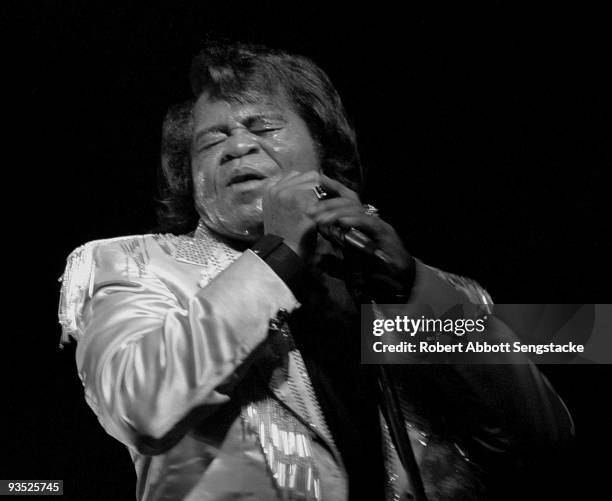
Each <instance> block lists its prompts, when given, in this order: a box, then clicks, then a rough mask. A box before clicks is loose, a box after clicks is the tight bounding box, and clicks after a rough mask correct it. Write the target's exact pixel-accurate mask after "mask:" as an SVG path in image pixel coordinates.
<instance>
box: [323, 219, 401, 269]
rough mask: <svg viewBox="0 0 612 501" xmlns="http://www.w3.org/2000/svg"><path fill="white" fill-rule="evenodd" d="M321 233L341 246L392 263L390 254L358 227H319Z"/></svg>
mask: <svg viewBox="0 0 612 501" xmlns="http://www.w3.org/2000/svg"><path fill="white" fill-rule="evenodd" d="M319 233H321V234H322V235H323V236H324V237H325V238H327V239H328V240H331V241H332V242H333V243H336V244H338V245H339V246H340V247H350V248H351V249H355V250H358V251H359V252H362V253H364V254H367V255H368V256H373V257H375V258H377V259H380V260H381V261H382V262H383V263H385V264H391V260H390V259H389V256H387V254H386V253H385V252H383V251H382V250H380V249H379V248H378V247H377V246H376V244H375V243H374V241H373V240H372V239H371V238H370V237H368V236H367V235H365V234H364V233H362V232H361V231H359V230H358V229H357V228H342V227H341V226H338V225H332V226H326V227H324V228H321V227H319Z"/></svg>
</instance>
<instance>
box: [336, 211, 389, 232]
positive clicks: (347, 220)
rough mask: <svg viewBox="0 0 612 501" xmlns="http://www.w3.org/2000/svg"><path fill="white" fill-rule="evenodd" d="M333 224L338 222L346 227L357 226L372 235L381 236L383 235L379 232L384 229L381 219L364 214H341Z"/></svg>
mask: <svg viewBox="0 0 612 501" xmlns="http://www.w3.org/2000/svg"><path fill="white" fill-rule="evenodd" d="M333 224H338V225H340V226H342V227H344V228H357V229H358V230H363V231H364V233H367V234H369V235H370V236H379V237H380V236H381V235H378V234H379V233H380V232H381V231H382V230H383V224H382V222H381V221H380V219H378V218H375V217H371V216H366V215H363V214H361V215H358V216H351V215H348V216H341V217H339V218H338V219H336V220H335V221H334V223H333Z"/></svg>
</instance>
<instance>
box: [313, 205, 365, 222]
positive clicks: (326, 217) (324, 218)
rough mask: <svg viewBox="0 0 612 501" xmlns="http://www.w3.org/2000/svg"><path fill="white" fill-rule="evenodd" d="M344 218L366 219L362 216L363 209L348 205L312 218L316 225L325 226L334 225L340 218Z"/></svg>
mask: <svg viewBox="0 0 612 501" xmlns="http://www.w3.org/2000/svg"><path fill="white" fill-rule="evenodd" d="M346 217H357V218H358V217H367V216H365V215H364V214H363V209H362V208H361V206H360V205H354V204H353V205H350V206H344V207H336V208H334V209H332V210H328V211H326V212H322V213H319V214H317V215H316V216H315V217H314V220H315V222H316V223H317V224H321V225H326V224H334V223H335V222H336V221H338V220H339V219H340V218H346Z"/></svg>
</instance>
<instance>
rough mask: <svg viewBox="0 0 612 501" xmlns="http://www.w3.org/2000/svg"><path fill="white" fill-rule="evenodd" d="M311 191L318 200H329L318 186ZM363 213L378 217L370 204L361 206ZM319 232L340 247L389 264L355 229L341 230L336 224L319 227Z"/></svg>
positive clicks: (373, 245)
mask: <svg viewBox="0 0 612 501" xmlns="http://www.w3.org/2000/svg"><path fill="white" fill-rule="evenodd" d="M313 191H314V193H315V196H316V197H317V198H318V199H319V200H327V199H328V198H329V194H328V193H327V192H326V191H325V190H324V188H323V187H322V186H321V185H320V184H317V185H315V187H314V188H313ZM363 213H364V214H365V215H366V216H373V217H378V209H376V207H374V206H373V205H370V204H364V205H363ZM319 231H320V233H321V234H322V235H323V236H324V237H325V238H327V239H328V240H331V241H332V242H334V243H335V244H337V245H339V246H341V247H347V246H348V247H351V248H352V249H354V250H357V251H359V252H363V253H364V254H367V255H369V256H374V257H376V258H378V259H380V260H381V261H383V262H384V263H389V256H387V255H386V254H385V252H384V251H382V250H381V249H379V248H378V247H377V246H376V244H375V243H374V241H373V240H372V239H371V238H370V237H368V236H367V235H365V234H364V233H363V232H361V231H359V230H358V229H357V228H352V227H351V228H343V227H342V226H339V225H338V224H333V225H327V226H320V227H319Z"/></svg>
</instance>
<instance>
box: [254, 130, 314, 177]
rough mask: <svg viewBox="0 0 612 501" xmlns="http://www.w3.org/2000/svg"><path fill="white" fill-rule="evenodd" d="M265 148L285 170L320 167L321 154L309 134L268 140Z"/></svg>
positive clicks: (302, 170) (301, 170)
mask: <svg viewBox="0 0 612 501" xmlns="http://www.w3.org/2000/svg"><path fill="white" fill-rule="evenodd" d="M263 148H264V150H265V151H266V153H267V154H268V155H269V156H270V157H271V158H272V159H273V160H274V161H275V162H276V163H277V164H278V165H279V166H280V167H281V169H282V170H283V171H284V172H288V171H290V170H295V171H298V172H308V171H311V170H318V169H319V155H318V154H317V151H316V149H315V147H314V143H313V141H312V139H310V137H309V136H308V137H304V138H301V137H298V138H293V139H292V140H290V141H288V140H283V139H282V138H279V140H278V141H271V142H268V143H267V144H266V145H265V146H263Z"/></svg>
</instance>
